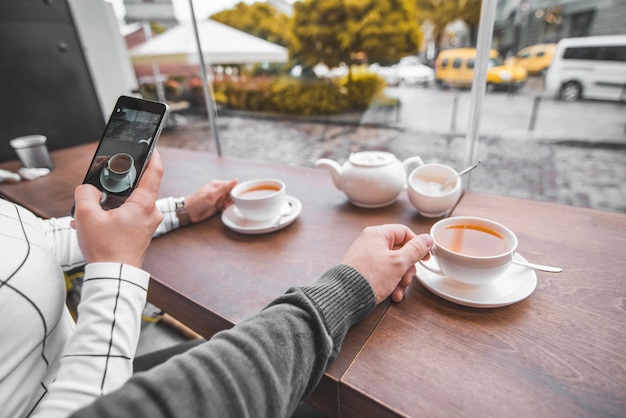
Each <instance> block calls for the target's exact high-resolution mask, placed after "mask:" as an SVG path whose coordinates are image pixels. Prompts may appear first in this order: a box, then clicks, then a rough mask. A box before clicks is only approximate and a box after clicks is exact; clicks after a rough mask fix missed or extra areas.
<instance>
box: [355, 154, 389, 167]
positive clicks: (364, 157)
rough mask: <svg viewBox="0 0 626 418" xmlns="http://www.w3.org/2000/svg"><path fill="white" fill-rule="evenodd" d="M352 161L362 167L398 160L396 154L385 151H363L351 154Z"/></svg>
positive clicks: (376, 165)
mask: <svg viewBox="0 0 626 418" xmlns="http://www.w3.org/2000/svg"><path fill="white" fill-rule="evenodd" d="M349 160H350V163H352V165H358V166H362V167H378V166H381V165H387V164H390V163H392V162H394V161H395V160H396V156H395V155H393V154H392V153H390V152H385V151H361V152H356V153H352V154H350V158H349Z"/></svg>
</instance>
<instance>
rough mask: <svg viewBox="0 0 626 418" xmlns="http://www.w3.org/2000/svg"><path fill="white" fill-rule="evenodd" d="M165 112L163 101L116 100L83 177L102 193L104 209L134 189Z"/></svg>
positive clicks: (116, 203) (115, 205) (122, 199)
mask: <svg viewBox="0 0 626 418" xmlns="http://www.w3.org/2000/svg"><path fill="white" fill-rule="evenodd" d="M168 114H169V106H168V105H167V104H166V103H161V102H155V101H151V100H146V99H139V98H136V97H129V96H120V98H119V99H117V103H116V104H115V107H114V108H113V112H112V113H111V117H110V118H109V121H108V122H107V124H106V127H105V128H104V133H103V134H102V138H100V143H99V144H98V148H97V149H96V153H95V155H94V157H93V159H92V161H91V164H90V165H89V169H88V170H87V174H86V175H85V179H84V180H83V184H92V185H94V186H95V187H96V188H97V189H99V190H100V191H101V192H102V199H101V200H100V205H101V206H102V208H103V209H105V210H109V209H114V208H117V207H119V206H120V205H121V204H122V203H124V201H126V199H127V198H128V196H130V194H131V193H132V191H133V190H134V189H135V187H136V186H137V184H138V183H139V179H141V176H142V174H143V172H144V169H145V167H146V165H147V164H148V161H149V160H150V155H152V151H153V150H154V147H155V145H156V142H157V140H158V138H159V135H160V134H161V131H162V130H163V126H164V124H165V122H166V120H167V116H168ZM73 215H74V207H72V216H73Z"/></svg>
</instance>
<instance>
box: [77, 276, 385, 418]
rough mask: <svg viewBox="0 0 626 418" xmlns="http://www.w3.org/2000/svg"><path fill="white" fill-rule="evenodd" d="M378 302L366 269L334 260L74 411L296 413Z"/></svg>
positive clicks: (228, 414)
mask: <svg viewBox="0 0 626 418" xmlns="http://www.w3.org/2000/svg"><path fill="white" fill-rule="evenodd" d="M375 305H376V299H375V296H374V293H373V291H372V289H371V287H370V286H369V284H368V282H367V281H366V280H365V279H364V278H363V276H361V275H360V274H359V273H358V272H357V271H356V270H354V269H353V268H351V267H349V266H346V265H340V266H337V267H334V268H332V269H330V270H329V271H328V272H326V273H325V274H324V275H323V276H322V278H321V279H320V280H319V281H318V282H317V283H316V284H315V285H313V286H308V287H297V288H292V289H290V290H289V291H288V292H287V293H286V294H285V295H283V296H281V297H280V298H278V299H276V300H275V301H274V302H272V303H271V304H270V305H269V306H268V307H267V308H265V309H264V310H263V311H261V312H260V313H259V314H257V315H255V316H253V317H251V318H249V319H248V320H246V321H243V322H242V323H240V324H238V325H237V326H235V327H233V328H232V329H230V330H227V331H222V332H220V333H218V334H216V335H215V336H214V337H213V338H211V339H210V340H209V341H207V342H206V343H204V344H201V345H200V346H198V347H196V348H194V349H192V350H190V351H189V352H187V353H185V354H183V355H180V356H176V357H174V358H172V359H171V360H170V361H168V362H166V363H164V364H162V365H160V366H158V367H156V368H153V369H151V370H149V371H147V372H145V373H139V374H137V375H135V377H133V378H132V379H131V380H129V381H128V382H127V383H126V384H125V385H124V386H123V387H122V389H121V390H118V391H117V392H114V393H112V394H110V395H108V396H104V397H102V398H100V399H99V400H97V401H96V402H95V403H94V404H92V405H91V406H89V407H87V408H85V409H83V410H82V411H79V412H78V413H76V414H75V415H74V416H75V417H150V418H156V417H172V416H180V417H238V418H241V417H272V418H276V417H288V416H290V415H291V413H292V412H293V410H294V409H295V408H296V406H297V405H298V403H299V402H300V401H301V400H302V398H303V397H304V396H306V395H307V394H308V393H310V392H311V391H312V390H313V389H314V388H315V386H316V385H317V383H318V382H319V380H320V379H321V377H322V375H323V374H324V371H325V370H326V368H327V367H328V365H329V364H330V363H331V362H332V361H333V360H334V359H335V357H336V355H337V353H338V351H339V348H340V346H341V343H342V341H343V338H344V337H345V335H346V333H347V331H348V329H349V328H350V326H352V325H353V324H354V323H356V322H357V321H359V320H360V319H361V318H363V317H364V316H365V315H366V314H367V313H369V312H370V311H371V310H372V309H373V308H374V307H375Z"/></svg>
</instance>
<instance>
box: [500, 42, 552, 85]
mask: <svg viewBox="0 0 626 418" xmlns="http://www.w3.org/2000/svg"><path fill="white" fill-rule="evenodd" d="M555 51H556V44H537V45H531V46H528V47H526V48H523V49H520V50H519V52H518V53H517V54H515V55H514V56H513V57H511V58H510V60H509V61H507V62H509V63H512V64H516V65H519V66H521V67H524V68H525V69H526V71H527V72H528V74H529V75H541V76H542V77H543V76H545V72H546V71H547V69H548V67H549V66H550V63H551V62H552V57H553V56H554V52H555Z"/></svg>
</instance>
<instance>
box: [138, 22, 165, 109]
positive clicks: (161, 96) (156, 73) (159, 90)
mask: <svg viewBox="0 0 626 418" xmlns="http://www.w3.org/2000/svg"><path fill="white" fill-rule="evenodd" d="M141 27H142V28H143V33H144V34H145V35H146V39H147V40H150V39H152V38H153V37H154V36H153V35H152V29H151V28H150V24H149V23H148V22H143V23H142V24H141ZM152 75H153V77H154V86H155V87H156V94H157V100H158V101H160V102H164V101H165V89H164V88H163V78H162V77H161V71H160V69H159V64H158V63H156V62H153V63H152Z"/></svg>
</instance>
